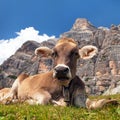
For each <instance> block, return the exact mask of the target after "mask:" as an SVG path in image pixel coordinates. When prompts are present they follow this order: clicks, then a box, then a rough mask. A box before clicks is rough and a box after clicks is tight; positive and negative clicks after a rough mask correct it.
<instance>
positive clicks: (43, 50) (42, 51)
mask: <svg viewBox="0 0 120 120" xmlns="http://www.w3.org/2000/svg"><path fill="white" fill-rule="evenodd" d="M51 54H52V50H51V49H50V48H48V47H39V48H37V49H36V50H35V55H37V56H40V57H49V56H51Z"/></svg>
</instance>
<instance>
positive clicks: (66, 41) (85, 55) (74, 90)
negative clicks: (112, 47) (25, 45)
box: [10, 38, 98, 107]
mask: <svg viewBox="0 0 120 120" xmlns="http://www.w3.org/2000/svg"><path fill="white" fill-rule="evenodd" d="M97 51H98V50H97V48H96V47H95V46H92V45H89V46H85V47H83V48H81V49H79V48H78V45H77V43H76V42H75V41H74V40H73V39H70V38H62V39H60V40H59V41H58V42H57V44H56V46H55V47H54V48H53V49H49V48H47V47H40V48H37V49H36V50H35V54H36V55H39V56H42V57H52V58H53V60H54V68H53V69H52V70H51V71H49V72H46V73H42V74H37V75H34V76H29V77H27V78H26V79H25V80H23V81H21V82H19V81H18V80H17V81H15V83H14V84H13V86H12V88H11V91H12V92H11V95H12V96H13V94H14V93H17V97H18V98H19V99H20V100H22V101H24V100H25V101H28V102H29V103H31V101H32V103H37V104H47V103H49V102H51V101H52V102H53V103H55V104H58V105H63V104H64V105H66V104H67V105H74V106H78V107H86V98H87V97H86V92H85V85H84V83H83V82H82V80H81V79H80V78H79V77H78V76H77V75H76V63H77V59H78V58H79V57H81V58H82V59H89V58H92V57H93V56H94V55H96V53H97ZM11 95H10V96H11ZM61 101H62V102H61ZM60 102H61V103H60Z"/></svg>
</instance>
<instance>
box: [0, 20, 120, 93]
mask: <svg viewBox="0 0 120 120" xmlns="http://www.w3.org/2000/svg"><path fill="white" fill-rule="evenodd" d="M60 37H70V38H73V39H75V40H76V42H78V45H79V47H80V48H81V47H82V46H85V45H88V44H89V45H95V46H97V47H98V49H99V52H98V54H97V56H95V57H93V58H92V59H90V60H81V59H80V60H79V61H78V64H77V75H79V77H81V79H82V80H83V81H84V82H85V84H86V91H87V93H88V94H93V95H100V94H102V93H105V92H106V91H107V90H108V89H112V88H116V87H119V86H120V26H115V25H111V28H110V29H108V28H104V27H99V28H96V27H95V26H93V25H92V24H91V23H90V22H88V21H87V20H86V19H80V18H79V19H77V20H76V21H75V23H74V24H73V27H72V28H71V30H70V31H68V32H65V33H63V34H61V35H60ZM56 41H57V39H52V40H48V41H45V42H42V43H40V44H39V43H36V42H34V41H28V42H26V43H24V44H23V46H22V47H21V48H20V49H19V50H18V51H17V52H16V53H15V54H14V55H13V56H11V57H10V58H9V59H8V60H6V61H5V62H4V63H3V64H2V65H1V66H0V88H2V87H5V86H11V85H12V83H13V81H14V80H15V78H16V77H17V75H19V74H20V73H21V72H27V73H29V74H30V75H33V74H36V73H41V72H46V71H48V70H50V69H51V68H52V60H51V59H48V58H41V59H40V58H36V56H35V55H34V50H35V48H37V47H39V46H47V47H50V48H53V46H54V45H55V43H56Z"/></svg>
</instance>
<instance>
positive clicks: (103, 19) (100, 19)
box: [0, 0, 120, 40]
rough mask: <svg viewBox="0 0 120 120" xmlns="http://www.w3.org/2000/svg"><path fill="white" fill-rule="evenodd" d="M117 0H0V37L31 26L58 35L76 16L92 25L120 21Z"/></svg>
mask: <svg viewBox="0 0 120 120" xmlns="http://www.w3.org/2000/svg"><path fill="white" fill-rule="evenodd" d="M119 11H120V0H0V40H1V39H8V38H12V37H16V33H15V32H18V31H20V30H21V29H25V28H27V27H34V28H35V29H36V30H38V31H39V32H40V34H43V33H46V34H47V35H49V36H51V35H55V36H59V35H60V34H61V33H63V32H66V31H68V30H70V29H71V27H72V25H73V23H74V22H75V20H76V19H77V18H86V19H88V20H89V21H90V22H91V23H92V24H93V25H94V26H97V27H99V26H105V27H110V25H111V24H115V25H118V24H120V13H119Z"/></svg>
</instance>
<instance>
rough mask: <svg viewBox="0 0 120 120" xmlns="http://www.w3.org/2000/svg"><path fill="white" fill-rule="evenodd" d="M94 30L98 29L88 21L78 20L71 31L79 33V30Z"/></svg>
mask: <svg viewBox="0 0 120 120" xmlns="http://www.w3.org/2000/svg"><path fill="white" fill-rule="evenodd" d="M94 29H96V27H94V26H93V25H92V24H91V23H90V22H89V21H88V20H87V19H85V18H78V19H76V21H75V23H74V24H73V27H72V29H71V30H73V31H79V30H94Z"/></svg>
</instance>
